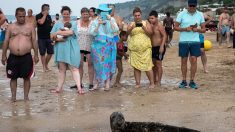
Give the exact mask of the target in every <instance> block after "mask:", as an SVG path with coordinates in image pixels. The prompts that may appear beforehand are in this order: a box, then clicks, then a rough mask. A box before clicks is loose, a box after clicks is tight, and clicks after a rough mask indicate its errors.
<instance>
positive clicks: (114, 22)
mask: <svg viewBox="0 0 235 132" xmlns="http://www.w3.org/2000/svg"><path fill="white" fill-rule="evenodd" d="M109 21H110V25H111V28H112V31H113V33H115V32H118V31H119V28H118V25H117V23H116V21H115V19H114V18H112V17H111V18H110V20H109Z"/></svg>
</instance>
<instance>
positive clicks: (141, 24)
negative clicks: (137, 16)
mask: <svg viewBox="0 0 235 132" xmlns="http://www.w3.org/2000/svg"><path fill="white" fill-rule="evenodd" d="M135 26H136V27H142V26H143V23H135Z"/></svg>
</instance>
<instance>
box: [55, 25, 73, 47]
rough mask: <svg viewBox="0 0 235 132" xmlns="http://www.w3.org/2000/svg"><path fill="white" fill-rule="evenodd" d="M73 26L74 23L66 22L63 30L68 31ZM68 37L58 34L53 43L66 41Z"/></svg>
mask: <svg viewBox="0 0 235 132" xmlns="http://www.w3.org/2000/svg"><path fill="white" fill-rule="evenodd" d="M71 27H72V24H71V23H70V22H66V23H64V28H61V29H60V30H61V31H67V30H69V29H70V28H71ZM65 38H66V37H65V36H62V35H56V38H54V39H53V40H52V45H55V42H56V41H64V39H65Z"/></svg>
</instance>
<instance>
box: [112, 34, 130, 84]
mask: <svg viewBox="0 0 235 132" xmlns="http://www.w3.org/2000/svg"><path fill="white" fill-rule="evenodd" d="M127 36H128V35H127V32H126V31H121V32H120V34H119V37H120V39H119V42H117V57H116V65H117V69H118V73H117V77H116V82H115V84H114V86H116V87H120V86H121V84H120V79H121V75H122V72H123V68H122V57H123V56H124V57H125V58H126V59H127V58H128V56H129V55H128V54H127V53H126V52H125V51H124V41H126V40H127Z"/></svg>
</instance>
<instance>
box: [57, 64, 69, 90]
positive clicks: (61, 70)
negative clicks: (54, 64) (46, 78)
mask: <svg viewBox="0 0 235 132" xmlns="http://www.w3.org/2000/svg"><path fill="white" fill-rule="evenodd" d="M58 67H59V73H58V86H57V88H56V91H55V92H61V91H62V89H63V85H64V81H65V76H66V69H67V64H65V63H63V62H59V64H58Z"/></svg>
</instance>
